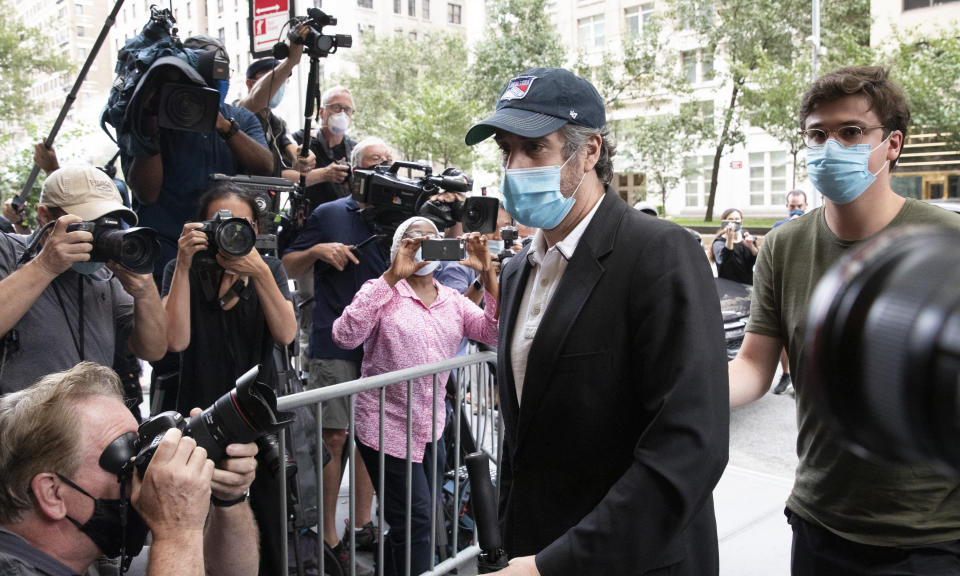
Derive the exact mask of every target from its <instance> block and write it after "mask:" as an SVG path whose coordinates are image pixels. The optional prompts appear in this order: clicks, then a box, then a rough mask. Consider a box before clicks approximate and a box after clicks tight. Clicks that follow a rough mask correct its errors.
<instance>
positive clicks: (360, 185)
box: [350, 162, 499, 236]
mask: <svg viewBox="0 0 960 576" xmlns="http://www.w3.org/2000/svg"><path fill="white" fill-rule="evenodd" d="M400 168H408V169H410V170H417V171H420V172H423V176H421V177H419V178H404V177H402V176H400V175H399V170H400ZM472 188H473V180H472V179H471V178H470V177H469V176H467V175H466V174H464V173H463V172H461V171H460V170H458V169H456V168H447V169H446V170H444V171H443V172H442V173H441V174H440V175H439V176H435V175H433V168H432V167H431V166H430V165H429V164H419V163H416V162H394V163H393V165H392V166H387V165H384V164H381V165H379V166H374V167H373V168H370V169H368V170H353V172H352V176H351V178H350V191H351V194H353V198H354V199H355V200H356V201H357V202H363V203H365V204H366V205H367V208H366V209H365V212H364V214H365V215H369V216H371V217H372V218H373V220H374V221H375V222H376V223H377V224H378V225H379V226H380V228H381V230H382V231H383V232H384V233H387V234H388V235H391V236H392V234H393V231H394V230H396V229H397V226H399V225H400V224H401V223H402V222H403V221H404V220H406V219H408V218H410V217H412V216H423V217H424V218H427V219H428V220H430V221H431V222H433V223H434V224H436V226H437V228H438V229H440V230H443V229H445V228H449V227H450V226H453V225H455V224H456V223H457V222H462V223H463V230H464V232H481V233H484V234H489V233H492V232H493V231H494V229H495V228H496V225H497V209H498V206H499V203H498V201H497V199H496V198H491V197H486V196H471V197H469V198H467V199H466V201H464V202H432V201H429V198H430V197H431V196H433V195H435V194H439V193H441V192H444V191H446V192H460V193H467V192H469V191H470V190H471V189H472Z"/></svg>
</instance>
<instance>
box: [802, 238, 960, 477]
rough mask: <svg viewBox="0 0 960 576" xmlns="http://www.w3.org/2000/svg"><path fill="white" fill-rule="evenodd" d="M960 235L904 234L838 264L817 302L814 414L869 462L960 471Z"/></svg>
mask: <svg viewBox="0 0 960 576" xmlns="http://www.w3.org/2000/svg"><path fill="white" fill-rule="evenodd" d="M958 242H960V232H957V231H955V230H948V229H938V228H929V227H904V228H901V229H897V230H893V231H890V232H887V233H885V234H882V235H880V236H878V237H877V238H875V239H873V240H871V241H869V242H867V243H866V244H864V245H863V246H860V247H858V248H857V249H855V250H853V251H852V252H851V253H850V254H848V255H847V256H845V257H844V258H843V259H842V260H841V261H840V262H838V263H837V264H836V265H835V266H834V267H833V268H831V270H830V271H829V272H828V273H827V274H826V275H825V276H824V277H823V279H822V280H821V281H820V283H819V284H818V285H817V288H816V291H815V292H814V294H813V298H812V299H811V301H810V309H809V316H808V322H807V327H806V328H807V331H806V342H805V349H804V367H805V368H806V369H807V370H808V371H809V375H810V379H809V385H810V387H811V388H810V390H811V393H812V394H813V396H814V399H815V401H814V406H815V407H816V408H817V409H819V410H822V411H823V413H824V415H825V416H826V417H827V418H828V419H829V420H830V421H831V422H832V423H833V424H834V425H835V426H837V427H838V428H839V429H840V431H841V432H843V433H844V435H845V436H846V438H847V439H848V440H849V442H850V443H851V444H852V446H851V448H852V449H853V450H854V451H855V452H856V453H858V454H860V455H866V454H868V453H872V454H876V455H879V456H881V457H886V458H891V459H893V460H896V461H904V462H922V463H926V464H931V463H932V464H934V465H938V466H939V467H940V468H945V469H947V470H948V471H952V472H953V473H954V475H957V474H958V473H960V443H958V442H957V440H958V438H960V388H958V386H957V382H958V381H960V292H958V291H957V285H958V282H960V257H958V256H957V252H956V250H955V247H956V246H957V243H958Z"/></svg>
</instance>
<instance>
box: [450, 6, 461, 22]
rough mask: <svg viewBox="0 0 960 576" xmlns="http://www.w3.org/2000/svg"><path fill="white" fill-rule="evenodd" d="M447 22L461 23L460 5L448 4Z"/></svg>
mask: <svg viewBox="0 0 960 576" xmlns="http://www.w3.org/2000/svg"><path fill="white" fill-rule="evenodd" d="M447 22H449V23H450V24H460V5H459V4H453V3H448V4H447Z"/></svg>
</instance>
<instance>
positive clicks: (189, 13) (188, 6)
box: [187, 2, 193, 38]
mask: <svg viewBox="0 0 960 576" xmlns="http://www.w3.org/2000/svg"><path fill="white" fill-rule="evenodd" d="M192 4H193V2H187V18H189V17H190V16H191V15H192V14H193V10H191V8H192ZM188 38H189V36H188Z"/></svg>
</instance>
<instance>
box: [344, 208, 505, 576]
mask: <svg viewBox="0 0 960 576" xmlns="http://www.w3.org/2000/svg"><path fill="white" fill-rule="evenodd" d="M428 238H432V239H439V238H440V233H439V232H438V231H437V227H436V226H435V225H434V224H433V223H432V222H430V221H429V220H427V219H426V218H422V217H419V216H415V217H413V218H410V219H408V220H406V221H405V222H403V223H402V224H400V226H399V227H398V228H397V230H396V232H395V233H394V236H393V245H392V247H391V249H390V254H391V265H390V268H389V269H388V270H387V271H386V272H384V273H383V275H382V276H381V277H380V278H377V279H375V280H370V281H368V282H366V283H365V284H364V285H363V287H362V288H361V289H360V291H359V292H358V293H357V295H356V297H354V299H353V302H351V303H350V305H349V306H348V307H347V308H346V309H345V310H344V311H343V315H341V316H340V317H339V318H338V319H337V321H336V322H334V324H333V339H334V341H335V342H336V343H337V344H338V345H339V346H342V347H343V348H345V349H352V348H354V347H356V346H360V345H362V346H363V349H364V355H363V367H362V370H361V376H362V377H364V378H366V377H370V376H374V375H377V374H383V373H386V372H391V371H393V370H400V369H403V368H410V367H413V366H419V365H422V364H429V363H431V362H437V361H440V360H446V359H448V358H453V357H454V356H455V355H456V353H457V348H458V347H459V346H460V341H461V339H463V338H464V337H466V338H471V339H475V340H478V341H481V342H483V343H485V344H488V345H490V346H496V344H497V316H498V311H497V293H498V287H497V277H496V274H495V273H494V271H493V267H492V266H491V262H490V254H489V252H488V251H487V240H486V238H484V237H482V236H481V235H480V234H479V233H472V234H470V235H468V236H467V237H466V248H467V254H468V257H467V259H466V260H464V261H463V264H464V265H465V266H469V267H470V268H472V269H473V270H475V271H476V272H477V273H478V275H479V277H480V279H481V282H482V283H483V285H484V286H485V294H484V299H485V304H486V307H485V309H484V310H481V309H480V308H479V307H477V306H476V305H475V304H473V302H470V301H469V300H467V299H466V298H465V297H464V296H462V295H461V294H459V293H458V292H457V291H456V290H454V289H453V288H449V287H447V286H444V285H442V284H440V283H439V282H438V281H437V280H436V279H434V277H433V273H434V271H435V270H436V269H437V265H438V262H425V261H423V260H422V258H421V257H420V254H421V252H420V248H421V244H422V243H423V241H424V240H426V239H428ZM447 376H448V373H441V374H438V375H437V376H436V378H435V379H434V378H433V377H431V376H424V377H422V378H417V379H416V380H413V381H412V382H410V383H408V384H410V385H412V386H413V390H412V392H411V394H412V398H413V400H412V401H413V405H412V406H411V407H409V409H410V410H411V412H410V413H411V414H412V415H413V416H412V417H413V418H414V419H415V420H414V425H413V437H412V444H411V446H410V448H409V450H410V454H411V458H412V459H413V464H412V468H413V472H412V474H413V478H412V484H411V486H410V491H411V493H412V505H411V506H412V509H411V518H410V519H409V521H410V524H411V528H410V531H411V532H410V534H409V535H408V534H407V533H406V530H405V528H404V526H405V525H406V520H407V519H406V518H405V516H406V512H405V511H406V496H405V495H406V493H407V480H406V478H407V472H406V470H407V464H406V462H405V458H406V454H407V442H406V436H405V433H404V432H403V431H404V430H406V429H407V413H408V412H407V410H408V406H407V394H408V392H407V388H406V385H404V384H394V385H392V386H388V387H387V389H386V391H385V394H386V395H385V398H386V400H385V401H384V402H385V404H384V409H385V414H386V417H385V420H384V421H383V434H384V445H383V446H380V443H379V434H380V419H379V414H380V392H379V390H368V391H366V392H361V393H360V394H358V395H357V397H356V407H355V410H356V430H357V440H358V442H359V449H360V453H361V455H362V456H363V459H364V461H366V464H367V470H369V471H370V472H371V474H372V475H373V476H378V468H379V466H380V460H379V455H378V452H377V451H378V450H380V449H382V450H383V451H384V453H385V456H384V458H385V464H384V467H385V468H384V477H385V479H386V484H385V487H384V491H385V492H386V493H385V494H380V498H381V503H382V505H383V506H384V516H385V518H386V521H387V523H388V524H389V525H390V532H389V533H388V534H387V540H386V542H385V546H384V574H387V575H388V576H393V575H396V574H403V567H404V566H405V565H406V563H405V561H404V542H405V540H406V539H407V538H409V540H410V547H411V551H410V555H411V558H410V573H411V574H420V573H422V572H425V571H427V570H429V569H430V558H431V556H432V552H431V550H430V525H431V524H430V521H431V517H432V515H431V513H430V501H431V500H430V488H429V486H430V484H431V482H430V478H431V477H432V475H435V474H436V472H435V471H431V470H430V468H429V467H428V465H427V462H428V461H430V458H431V454H432V452H433V450H438V456H437V462H438V463H440V464H441V465H442V463H443V462H444V461H445V460H446V458H445V456H444V451H443V442H442V440H441V438H440V437H439V436H440V434H442V432H443V426H444V421H445V416H446V413H445V409H444V393H443V383H445V382H446V381H447ZM435 382H436V383H438V384H437V386H438V389H437V390H434V383H435ZM434 399H435V400H436V402H434ZM431 416H432V419H431ZM434 424H436V430H437V431H438V437H436V438H433V437H431V430H432V429H433V425H434ZM441 483H442V480H438V486H439V485H440V484H441Z"/></svg>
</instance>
